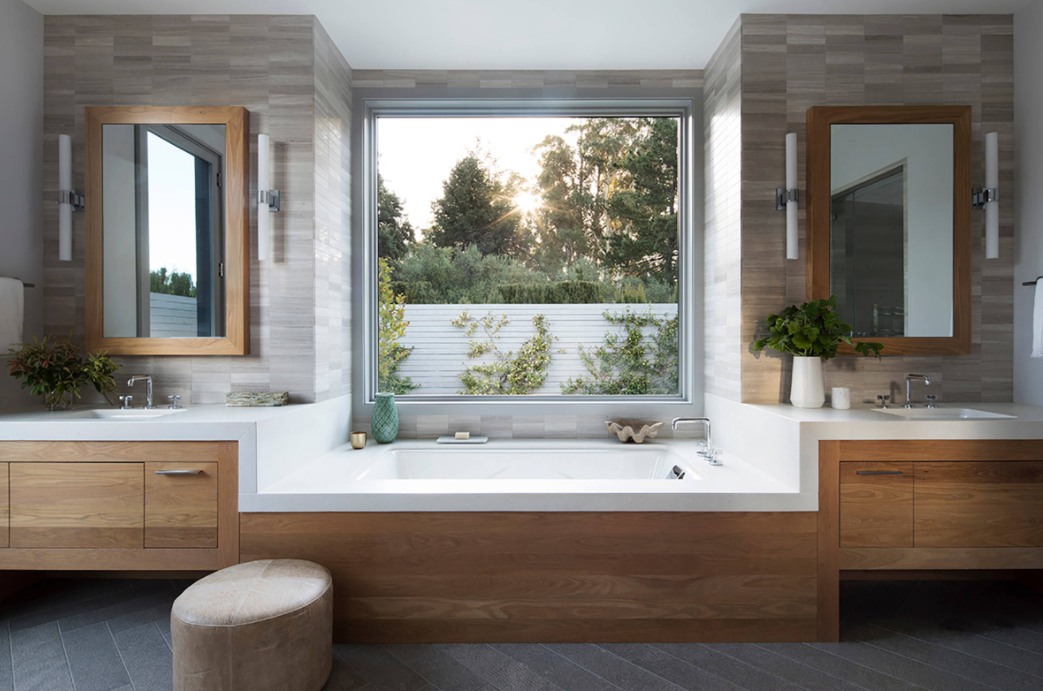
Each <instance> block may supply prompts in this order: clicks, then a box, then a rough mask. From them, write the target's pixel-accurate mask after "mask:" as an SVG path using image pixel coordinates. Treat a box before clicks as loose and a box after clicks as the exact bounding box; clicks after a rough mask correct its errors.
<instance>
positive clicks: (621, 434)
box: [605, 420, 663, 444]
mask: <svg viewBox="0 0 1043 691" xmlns="http://www.w3.org/2000/svg"><path fill="white" fill-rule="evenodd" d="M605 426H606V427H608V431H609V432H611V433H612V434H614V435H616V437H618V438H619V441H621V442H629V441H632V442H634V443H635V444H641V443H644V441H645V439H652V438H653V437H655V435H656V434H658V432H659V428H660V427H662V426H663V423H662V422H652V421H648V420H606V421H605Z"/></svg>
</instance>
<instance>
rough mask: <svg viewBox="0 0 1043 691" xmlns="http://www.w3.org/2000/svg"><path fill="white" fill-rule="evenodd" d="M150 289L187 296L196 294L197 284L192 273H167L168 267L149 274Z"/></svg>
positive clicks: (192, 296) (164, 293)
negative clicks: (193, 280)
mask: <svg viewBox="0 0 1043 691" xmlns="http://www.w3.org/2000/svg"><path fill="white" fill-rule="evenodd" d="M148 281H149V291H150V292H153V293H161V294H163V295H180V296H182V297H186V298H194V297H195V296H196V285H195V283H193V282H192V274H190V273H182V272H179V271H173V272H171V273H169V274H168V273H167V267H165V266H164V267H162V268H160V269H159V270H157V271H150V272H149V274H148Z"/></svg>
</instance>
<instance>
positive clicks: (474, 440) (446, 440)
mask: <svg viewBox="0 0 1043 691" xmlns="http://www.w3.org/2000/svg"><path fill="white" fill-rule="evenodd" d="M435 441H437V442H438V443H439V444H484V443H485V442H487V441H489V437H476V436H474V435H472V436H470V437H468V438H467V439H457V438H456V437H455V436H453V435H451V434H448V435H446V436H444V437H439V438H438V439H436V440H435Z"/></svg>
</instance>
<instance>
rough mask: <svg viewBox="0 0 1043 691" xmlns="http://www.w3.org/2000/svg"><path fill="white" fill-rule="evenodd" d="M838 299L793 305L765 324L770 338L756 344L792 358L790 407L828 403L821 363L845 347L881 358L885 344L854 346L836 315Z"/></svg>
mask: <svg viewBox="0 0 1043 691" xmlns="http://www.w3.org/2000/svg"><path fill="white" fill-rule="evenodd" d="M836 305H837V298H836V296H835V295H831V296H830V297H829V299H828V300H827V299H821V300H811V301H809V302H805V303H804V304H802V305H790V306H789V307H787V308H786V309H784V310H782V311H781V312H779V313H778V314H770V315H768V317H767V318H766V319H765V320H764V324H765V326H766V327H767V329H768V335H767V336H765V337H763V338H758V339H757V340H755V341H754V342H753V351H754V352H755V353H759V352H760V351H762V350H764V349H765V348H771V349H772V350H777V351H779V352H781V353H790V354H791V355H793V382H792V385H791V387H790V403H792V404H793V405H795V406H797V407H798V408H820V407H822V404H823V403H824V402H825V400H826V394H825V388H824V387H823V385H822V361H823V360H829V359H830V358H833V357H836V355H837V348H838V347H839V346H840V344H841V343H846V344H847V345H850V346H852V347H853V348H854V349H855V352H856V353H861V354H862V355H875V356H877V357H879V356H880V351H881V350H883V347H884V346H883V344H882V343H873V342H871V341H859V342H857V343H855V342H852V340H851V337H850V336H849V334H850V333H851V325H850V324H848V323H846V322H844V321H843V320H842V319H841V318H840V317H839V316H838V315H837V313H836V311H835V309H836Z"/></svg>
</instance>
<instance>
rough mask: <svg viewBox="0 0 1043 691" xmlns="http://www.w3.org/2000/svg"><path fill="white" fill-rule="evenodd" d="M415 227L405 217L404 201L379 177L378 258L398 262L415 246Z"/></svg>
mask: <svg viewBox="0 0 1043 691" xmlns="http://www.w3.org/2000/svg"><path fill="white" fill-rule="evenodd" d="M414 240H415V238H414V235H413V226H412V225H410V223H409V220H408V219H407V218H406V216H405V212H404V210H403V208H402V200H401V199H399V197H398V195H397V194H395V193H394V192H392V191H391V190H389V189H388V188H387V187H386V186H385V185H384V178H383V177H381V176H380V175H377V256H378V257H383V258H385V259H387V260H388V261H391V262H396V261H398V260H399V259H401V258H402V257H404V256H405V254H406V252H407V251H408V250H409V246H410V245H412V244H413V242H414Z"/></svg>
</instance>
